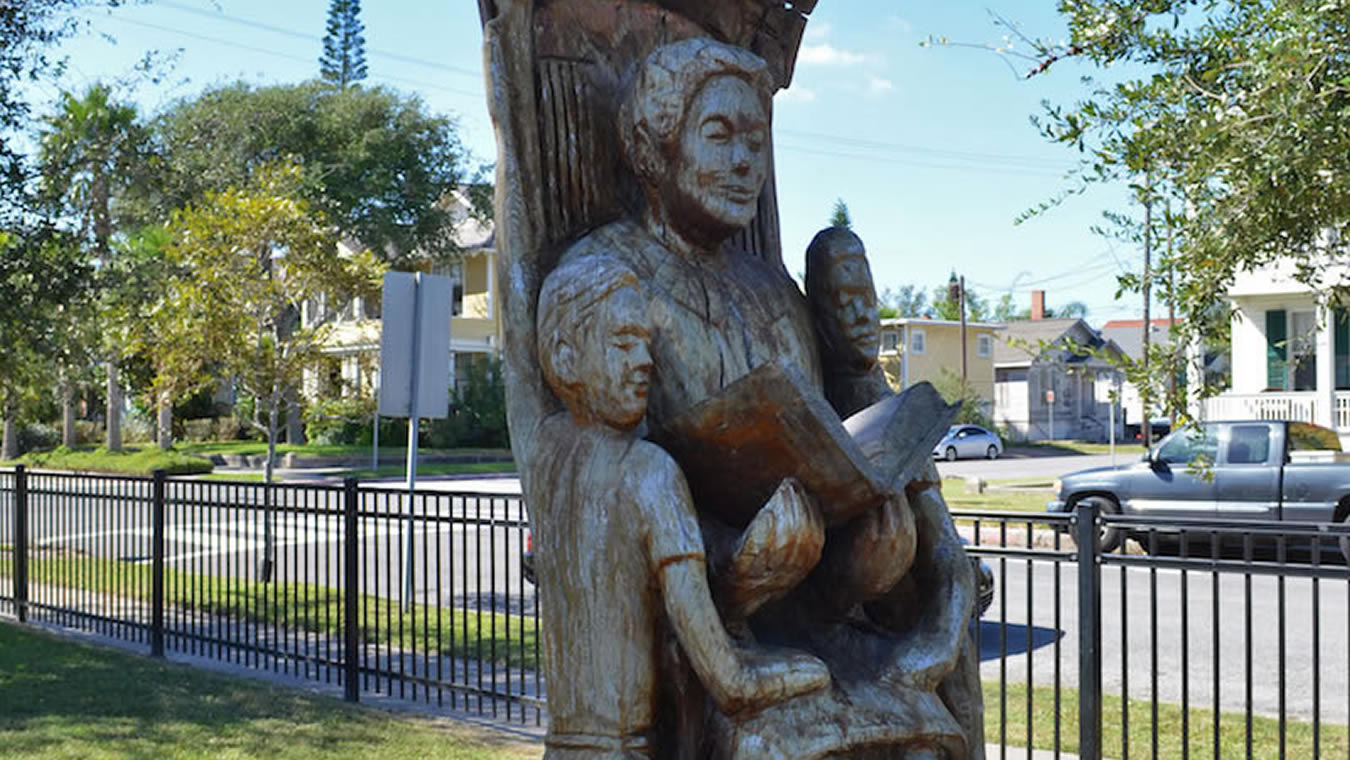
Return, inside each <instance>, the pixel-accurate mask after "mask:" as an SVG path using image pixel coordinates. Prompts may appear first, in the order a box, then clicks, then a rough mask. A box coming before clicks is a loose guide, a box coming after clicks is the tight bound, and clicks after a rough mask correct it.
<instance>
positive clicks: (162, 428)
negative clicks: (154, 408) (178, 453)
mask: <svg viewBox="0 0 1350 760" xmlns="http://www.w3.org/2000/svg"><path fill="white" fill-rule="evenodd" d="M155 428H156V430H155V432H156V436H155V437H156V439H157V440H158V442H159V447H160V448H161V449H163V450H165V451H168V450H169V449H171V448H173V396H171V395H169V392H168V391H161V392H160V394H159V417H158V419H157V420H156V424H155Z"/></svg>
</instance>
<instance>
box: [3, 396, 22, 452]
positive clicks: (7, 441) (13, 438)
mask: <svg viewBox="0 0 1350 760" xmlns="http://www.w3.org/2000/svg"><path fill="white" fill-rule="evenodd" d="M16 406H17V405H16V404H15V403H14V399H13V398H11V397H9V396H6V397H5V400H4V404H3V409H0V414H3V415H4V417H5V432H4V439H3V441H0V459H17V458H18V456H19V428H18V424H17V422H18V420H16V419H15V418H16V417H17V416H18V410H17V409H16V408H15V407H16Z"/></svg>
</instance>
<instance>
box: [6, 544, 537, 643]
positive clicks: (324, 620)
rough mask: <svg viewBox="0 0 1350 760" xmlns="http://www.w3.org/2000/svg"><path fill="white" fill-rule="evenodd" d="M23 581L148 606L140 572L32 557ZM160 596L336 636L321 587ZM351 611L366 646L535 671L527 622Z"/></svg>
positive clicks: (170, 584)
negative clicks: (434, 653) (112, 596)
mask: <svg viewBox="0 0 1350 760" xmlns="http://www.w3.org/2000/svg"><path fill="white" fill-rule="evenodd" d="M12 564H13V559H12V558H11V557H10V556H9V552H8V551H4V552H0V577H4V576H9V575H11V573H12V569H11V567H12ZM28 578H29V582H30V583H31V584H33V585H42V586H49V587H59V588H77V589H86V590H89V591H93V592H95V593H106V594H116V595H120V596H125V597H128V598H132V599H141V600H148V599H149V598H150V593H151V568H150V567H149V566H148V565H143V564H129V563H126V562H117V561H115V560H104V559H98V558H93V557H75V556H48V555H43V554H41V553H39V554H35V555H32V556H30V558H29V561H28ZM164 596H165V600H166V602H167V604H168V606H169V607H172V608H179V609H183V610H199V611H202V612H205V613H209V614H212V615H220V616H224V617H231V618H237V619H243V620H253V621H257V622H260V623H271V624H274V625H279V626H283V627H289V628H299V629H300V630H304V631H312V632H314V633H322V634H327V635H331V636H338V635H340V624H341V621H342V595H341V593H340V592H339V591H338V590H337V589H334V588H329V587H326V586H319V585H315V584H301V583H271V584H268V583H253V582H248V581H244V580H241V579H238V578H229V577H221V576H214V575H202V574H194V573H185V572H181V571H178V570H173V569H166V570H165V572H164ZM359 604H360V610H361V612H360V619H361V624H360V626H361V637H362V639H363V640H364V641H365V642H367V643H376V642H378V643H380V644H392V645H394V646H396V647H402V648H416V650H417V651H419V652H429V651H439V652H441V653H442V654H445V655H451V656H457V657H469V658H474V659H481V660H483V661H489V660H494V659H495V660H496V661H497V662H498V663H505V664H509V665H515V666H521V667H525V668H530V669H533V668H535V667H536V666H537V664H538V663H537V658H536V654H535V652H536V645H537V641H536V637H537V631H536V630H535V626H534V622H533V620H532V619H529V618H526V617H522V616H520V615H506V614H502V613H492V612H484V613H477V612H473V611H469V610H461V609H456V608H449V607H438V606H434V605H430V606H428V605H421V604H414V605H412V606H411V607H410V608H409V609H408V610H407V611H400V610H399V606H398V603H397V602H396V601H395V602H391V601H389V600H387V599H382V598H379V597H374V596H364V595H363V596H361V597H359ZM494 654H495V657H494Z"/></svg>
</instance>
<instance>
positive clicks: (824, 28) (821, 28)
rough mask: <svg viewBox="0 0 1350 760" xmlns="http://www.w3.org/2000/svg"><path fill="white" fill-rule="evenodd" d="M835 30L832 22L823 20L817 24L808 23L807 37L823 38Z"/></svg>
mask: <svg viewBox="0 0 1350 760" xmlns="http://www.w3.org/2000/svg"><path fill="white" fill-rule="evenodd" d="M833 30H834V27H833V26H832V25H831V24H830V22H828V21H821V22H819V23H815V24H807V25H806V35H805V36H806V39H808V40H823V39H825V38H826V37H828V36H830V32H831V31H833Z"/></svg>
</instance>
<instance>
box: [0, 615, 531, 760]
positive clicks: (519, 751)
mask: <svg viewBox="0 0 1350 760" xmlns="http://www.w3.org/2000/svg"><path fill="white" fill-rule="evenodd" d="M0 746H2V747H4V752H3V754H4V756H5V757H7V758H8V757H15V758H52V757H70V758H75V757H80V758H85V757H89V758H102V757H187V758H198V757H201V758H206V757H221V756H229V757H247V758H252V757H257V758H269V760H271V759H273V758H283V759H285V758H319V757H353V758H356V757H361V758H364V757H381V758H414V757H430V756H436V757H449V758H457V759H458V758H464V759H466V760H467V758H477V757H482V758H492V759H494V760H495V759H500V760H506V759H507V758H513V759H514V758H524V757H530V756H532V754H533V756H537V750H536V751H534V752H533V753H532V752H531V751H529V748H528V747H525V748H522V745H520V744H518V743H517V742H515V741H514V740H511V739H509V738H507V737H504V736H493V735H487V734H485V735H482V736H477V735H473V736H470V735H469V733H468V730H467V729H465V728H463V727H460V726H453V725H450V724H448V723H445V722H434V721H430V720H425V719H416V718H406V717H394V716H390V715H387V714H384V713H381V712H377V711H374V710H368V709H361V708H356V707H353V706H350V705H346V704H343V703H341V702H338V701H336V700H333V699H329V698H326V697H316V696H311V695H306V694H299V693H295V692H290V691H287V690H284V689H281V688H277V687H270V686H266V685H260V684H256V683H252V682H248V681H241V680H237V679H231V678H226V677H223V676H218V675H214V674H210V673H202V672H199V671H195V670H192V669H190V668H187V667H184V666H175V665H167V664H163V663H159V662H156V661H152V660H148V659H145V658H142V657H135V656H131V655H127V654H123V653H120V652H113V651H109V650H103V649H98V648H95V647H89V646H85V645H81V644H76V643H72V642H69V641H66V640H62V639H58V638H55V637H52V636H48V635H45V634H38V633H32V632H29V631H25V630H23V629H21V628H19V627H17V626H14V625H8V624H0Z"/></svg>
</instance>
